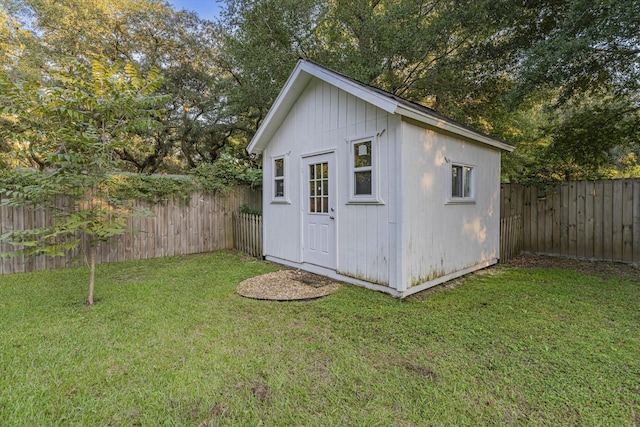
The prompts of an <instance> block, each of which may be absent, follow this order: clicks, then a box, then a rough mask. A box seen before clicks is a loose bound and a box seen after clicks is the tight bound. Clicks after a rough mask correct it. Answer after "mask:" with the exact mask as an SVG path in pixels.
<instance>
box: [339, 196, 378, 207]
mask: <svg viewBox="0 0 640 427" xmlns="http://www.w3.org/2000/svg"><path fill="white" fill-rule="evenodd" d="M347 205H384V202H383V201H382V200H380V199H376V198H371V197H368V198H364V197H363V198H361V199H356V198H352V199H349V200H347Z"/></svg>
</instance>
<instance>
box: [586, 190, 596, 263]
mask: <svg viewBox="0 0 640 427" xmlns="http://www.w3.org/2000/svg"><path fill="white" fill-rule="evenodd" d="M584 184H585V191H584V195H585V200H584V218H585V223H584V224H585V225H584V242H583V246H584V253H583V256H584V257H585V258H589V259H593V257H594V256H593V252H594V251H593V242H594V237H593V236H594V221H595V219H594V211H593V198H594V191H595V183H594V182H592V181H587V182H585V183H584Z"/></svg>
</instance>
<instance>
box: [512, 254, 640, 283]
mask: <svg viewBox="0 0 640 427" xmlns="http://www.w3.org/2000/svg"><path fill="white" fill-rule="evenodd" d="M501 265H505V266H509V267H518V268H560V269H564V270H575V271H579V272H580V273H583V274H589V275H597V276H600V277H602V278H604V279H610V278H612V277H631V278H640V268H638V267H634V266H633V265H629V264H622V263H617V262H609V261H589V260H580V259H574V258H561V257H554V256H544V255H536V254H522V255H519V256H517V257H515V258H513V259H511V260H509V261H507V262H506V263H504V264H501Z"/></svg>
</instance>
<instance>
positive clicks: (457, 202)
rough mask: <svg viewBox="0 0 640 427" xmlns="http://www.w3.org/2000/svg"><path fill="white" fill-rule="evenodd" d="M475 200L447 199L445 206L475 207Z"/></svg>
mask: <svg viewBox="0 0 640 427" xmlns="http://www.w3.org/2000/svg"><path fill="white" fill-rule="evenodd" d="M475 204H476V199H463V198H460V199H448V200H447V201H446V202H445V205H475Z"/></svg>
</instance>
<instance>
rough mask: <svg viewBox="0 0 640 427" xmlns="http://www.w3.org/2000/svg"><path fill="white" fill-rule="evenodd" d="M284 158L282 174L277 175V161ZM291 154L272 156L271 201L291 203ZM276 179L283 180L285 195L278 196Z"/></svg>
mask: <svg viewBox="0 0 640 427" xmlns="http://www.w3.org/2000/svg"><path fill="white" fill-rule="evenodd" d="M278 160H282V176H276V162H277V161H278ZM288 172H289V155H288V154H283V155H280V156H271V203H286V204H289V203H291V201H290V199H289V173H288ZM276 181H282V189H283V193H284V194H283V195H282V196H276V188H277V186H276Z"/></svg>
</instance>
